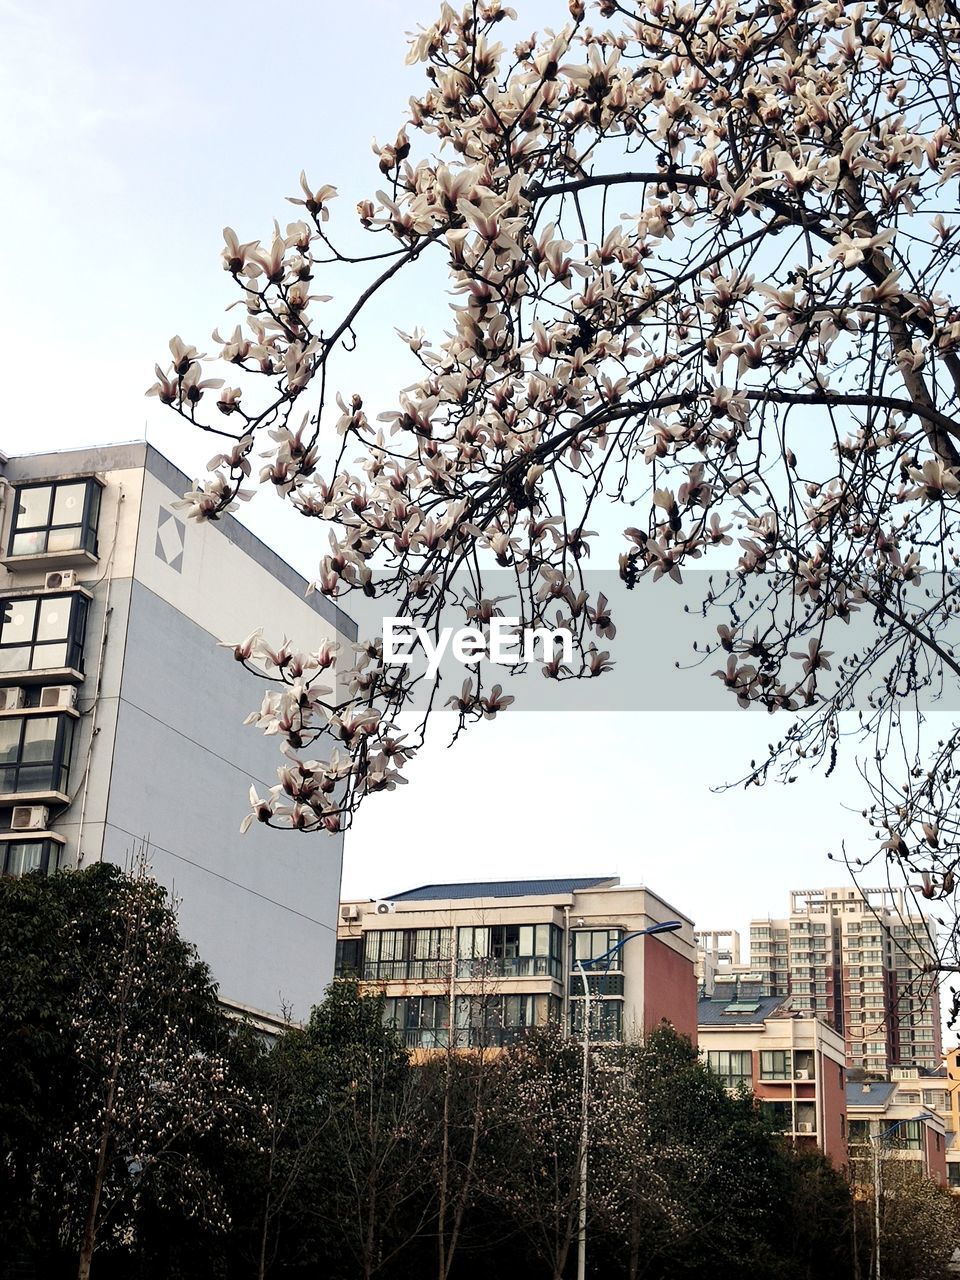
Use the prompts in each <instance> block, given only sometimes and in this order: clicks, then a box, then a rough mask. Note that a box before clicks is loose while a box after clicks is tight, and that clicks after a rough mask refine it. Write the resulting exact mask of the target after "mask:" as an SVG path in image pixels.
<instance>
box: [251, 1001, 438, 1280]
mask: <svg viewBox="0 0 960 1280" xmlns="http://www.w3.org/2000/svg"><path fill="white" fill-rule="evenodd" d="M262 1073H263V1075H262V1079H263V1081H264V1084H265V1091H264V1093H263V1095H262V1096H263V1098H264V1101H265V1105H266V1108H267V1139H266V1143H265V1146H264V1154H263V1155H262V1156H261V1157H260V1167H261V1174H260V1176H261V1195H260V1205H261V1210H260V1218H259V1220H260V1224H261V1236H260V1248H259V1269H258V1271H257V1275H258V1276H264V1275H266V1274H268V1272H269V1267H270V1265H271V1264H273V1265H275V1266H277V1267H278V1268H279V1269H280V1270H282V1269H283V1268H285V1267H290V1268H293V1269H294V1270H296V1269H304V1270H309V1269H310V1268H312V1267H315V1266H316V1265H317V1264H318V1262H319V1261H320V1260H322V1261H323V1265H324V1269H325V1273H326V1274H327V1275H328V1276H330V1277H343V1280H354V1278H355V1277H358V1276H362V1277H364V1280H370V1278H371V1277H373V1276H380V1275H389V1274H391V1271H392V1269H393V1268H394V1267H396V1266H397V1265H399V1263H398V1259H399V1258H401V1257H406V1256H407V1255H408V1254H409V1253H410V1251H411V1250H412V1249H414V1248H416V1247H417V1246H418V1245H419V1243H420V1242H421V1240H422V1237H423V1235H424V1232H425V1231H426V1230H427V1224H428V1222H429V1219H430V1216H431V1214H432V1213H433V1208H432V1203H433V1195H432V1189H431V1187H430V1184H429V1175H428V1173H427V1167H426V1151H427V1149H428V1146H429V1140H428V1131H427V1127H426V1126H425V1123H424V1121H425V1116H426V1109H425V1107H424V1091H423V1087H422V1083H421V1079H420V1077H419V1076H418V1075H417V1074H416V1072H414V1071H413V1070H411V1067H410V1064H409V1059H408V1055H407V1052H406V1050H405V1049H404V1047H403V1044H402V1041H401V1039H400V1037H399V1036H398V1034H397V1032H396V1031H395V1030H394V1029H393V1028H390V1027H386V1026H384V1024H383V999H382V997H380V996H376V995H362V994H361V993H360V991H359V989H358V987H357V984H356V983H355V982H351V981H346V980H343V981H337V982H334V983H333V984H332V985H331V986H330V987H329V988H328V990H327V993H326V996H325V998H324V1000H323V1002H322V1003H321V1004H320V1005H318V1006H317V1007H316V1008H315V1009H314V1010H313V1011H312V1013H311V1015H310V1018H309V1020H308V1022H307V1024H306V1025H305V1026H304V1027H302V1028H293V1029H291V1030H289V1031H287V1032H285V1033H284V1034H283V1035H282V1036H280V1038H279V1039H278V1040H277V1042H276V1044H275V1046H274V1047H273V1049H272V1051H271V1052H270V1054H269V1056H268V1058H267V1059H266V1060H265V1061H264V1063H263V1064H262Z"/></svg>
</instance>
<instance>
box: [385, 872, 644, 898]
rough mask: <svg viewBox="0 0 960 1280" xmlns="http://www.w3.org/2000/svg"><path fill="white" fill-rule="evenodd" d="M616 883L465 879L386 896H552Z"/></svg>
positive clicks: (600, 879) (613, 879)
mask: <svg viewBox="0 0 960 1280" xmlns="http://www.w3.org/2000/svg"><path fill="white" fill-rule="evenodd" d="M618 883H619V880H618V878H617V877H616V876H584V877H579V878H575V879H571V880H468V881H466V882H465V883H463V884H422V885H420V886H419V887H418V888H416V889H405V890H404V891H403V892H402V893H391V894H388V895H387V901H388V902H437V901H440V900H441V899H451V898H554V897H559V896H560V895H562V894H566V893H575V892H576V891H577V890H578V889H597V888H599V887H600V886H601V885H602V886H604V887H608V886H613V885H616V884H618Z"/></svg>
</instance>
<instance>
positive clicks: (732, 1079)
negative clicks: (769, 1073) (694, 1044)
mask: <svg viewBox="0 0 960 1280" xmlns="http://www.w3.org/2000/svg"><path fill="white" fill-rule="evenodd" d="M707 1065H708V1066H709V1067H710V1070H711V1071H715V1072H716V1074H717V1075H718V1076H719V1077H720V1079H721V1080H722V1081H723V1083H724V1086H725V1087H726V1088H727V1089H741V1088H744V1089H749V1088H750V1087H751V1085H752V1084H753V1054H752V1053H751V1052H750V1050H749V1049H731V1050H729V1051H728V1050H726V1049H711V1050H709V1052H708V1053H707Z"/></svg>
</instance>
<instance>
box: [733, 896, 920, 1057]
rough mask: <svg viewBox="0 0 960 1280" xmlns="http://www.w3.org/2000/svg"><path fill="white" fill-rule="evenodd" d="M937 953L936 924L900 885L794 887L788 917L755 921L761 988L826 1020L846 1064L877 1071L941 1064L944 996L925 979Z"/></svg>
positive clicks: (753, 951) (753, 961)
mask: <svg viewBox="0 0 960 1280" xmlns="http://www.w3.org/2000/svg"><path fill="white" fill-rule="evenodd" d="M934 953H935V945H934V934H933V925H932V924H931V923H930V922H929V921H928V920H927V919H926V918H925V917H924V916H923V915H921V914H920V913H919V912H918V910H917V909H916V907H915V906H914V905H913V902H912V900H911V899H910V897H909V895H908V894H907V893H906V892H905V891H904V890H900V889H897V890H895V889H865V890H860V889H853V888H849V887H847V888H842V889H815V890H793V891H792V892H791V894H790V912H789V914H788V915H787V916H785V917H782V918H780V919H773V918H769V919H766V920H753V921H751V923H750V968H751V970H753V971H755V972H757V973H759V974H760V976H761V981H762V987H761V990H762V992H763V994H766V995H776V996H789V997H790V1001H791V1007H792V1008H793V1009H795V1010H800V1011H809V1012H811V1013H816V1014H817V1016H818V1017H820V1018H822V1019H824V1020H826V1021H827V1022H829V1023H830V1024H831V1025H832V1026H834V1027H835V1028H836V1029H837V1030H838V1031H840V1032H842V1034H843V1037H844V1040H845V1042H846V1053H847V1064H848V1066H851V1067H862V1068H864V1069H865V1070H867V1071H871V1072H877V1073H885V1072H887V1071H889V1069H890V1068H891V1067H892V1066H897V1065H900V1064H904V1065H916V1066H919V1067H925V1068H928V1069H930V1070H932V1069H934V1068H935V1067H937V1066H939V1064H940V1061H941V1059H942V1049H941V1030H940V1003H939V994H938V992H937V988H936V986H935V985H934V984H930V983H926V982H922V981H921V978H920V970H921V968H922V966H923V965H924V964H925V963H927V962H928V960H929V958H930V957H932V956H933V955H934Z"/></svg>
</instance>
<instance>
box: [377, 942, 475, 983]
mask: <svg viewBox="0 0 960 1280" xmlns="http://www.w3.org/2000/svg"><path fill="white" fill-rule="evenodd" d="M452 943H453V931H452V930H451V929H371V930H370V932H369V933H368V934H366V936H365V940H364V947H363V976H364V978H365V979H367V980H368V981H371V982H390V981H398V980H405V979H409V978H414V979H417V978H419V979H427V980H429V979H433V980H439V979H448V978H449V977H450V948H451V946H452Z"/></svg>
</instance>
